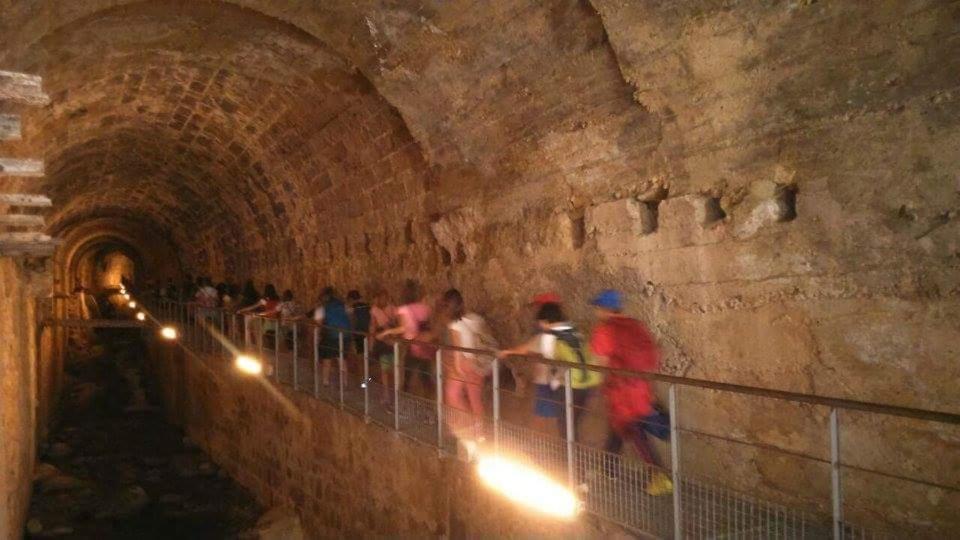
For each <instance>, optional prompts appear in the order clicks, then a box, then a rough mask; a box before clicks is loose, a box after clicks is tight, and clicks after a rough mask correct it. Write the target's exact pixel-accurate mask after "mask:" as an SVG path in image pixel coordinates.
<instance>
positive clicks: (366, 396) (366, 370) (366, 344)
mask: <svg viewBox="0 0 960 540" xmlns="http://www.w3.org/2000/svg"><path fill="white" fill-rule="evenodd" d="M363 419H364V421H365V422H369V421H370V336H369V335H367V336H363Z"/></svg>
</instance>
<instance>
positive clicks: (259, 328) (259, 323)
mask: <svg viewBox="0 0 960 540" xmlns="http://www.w3.org/2000/svg"><path fill="white" fill-rule="evenodd" d="M257 344H258V346H259V347H260V358H261V360H266V359H265V358H264V356H263V317H257ZM274 369H276V367H274Z"/></svg>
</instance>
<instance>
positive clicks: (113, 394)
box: [24, 331, 263, 539]
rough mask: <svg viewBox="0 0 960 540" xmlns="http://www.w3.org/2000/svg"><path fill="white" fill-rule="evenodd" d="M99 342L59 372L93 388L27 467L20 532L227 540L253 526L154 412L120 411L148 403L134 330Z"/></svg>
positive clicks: (251, 510)
mask: <svg viewBox="0 0 960 540" xmlns="http://www.w3.org/2000/svg"><path fill="white" fill-rule="evenodd" d="M100 339H101V340H102V342H103V344H104V345H105V346H106V347H105V350H104V351H103V353H102V354H101V355H98V356H95V357H92V358H84V359H83V360H81V361H79V362H75V363H74V364H72V365H71V366H69V371H70V372H71V374H72V375H73V377H74V382H73V384H74V385H75V386H77V387H81V388H86V387H90V386H91V385H96V386H98V387H101V388H103V391H102V392H98V393H97V394H96V397H94V398H93V399H89V400H87V399H84V400H82V406H79V407H78V406H76V405H77V404H76V403H69V402H67V403H65V407H64V408H63V410H62V411H60V423H59V426H58V427H57V428H55V429H54V430H53V431H52V435H51V439H50V444H49V445H47V446H46V448H47V451H46V452H45V453H43V454H42V455H41V456H40V460H41V461H40V462H38V464H37V466H36V468H35V473H34V497H33V500H32V501H31V505H30V511H29V520H28V522H27V525H26V528H25V529H26V530H25V531H24V536H25V537H26V538H49V537H57V538H97V539H101V538H137V539H141V538H146V539H149V538H156V539H161V538H163V539H167V538H205V539H206V538H237V537H239V535H240V534H241V533H244V532H245V531H249V530H251V529H252V528H254V527H255V525H256V523H257V519H258V518H259V516H260V515H261V514H262V513H263V510H262V509H261V508H260V507H259V506H258V505H257V503H256V502H255V501H254V500H253V498H252V497H251V496H250V495H249V494H248V493H246V492H245V491H244V490H243V489H242V488H240V487H239V486H237V485H236V484H235V483H234V482H233V481H232V480H231V479H230V478H229V477H224V476H223V475H216V474H215V471H216V466H215V464H213V463H212V462H211V461H210V459H209V457H208V456H206V455H204V454H203V453H202V452H201V451H200V450H199V449H198V448H197V446H196V445H193V444H187V443H188V442H189V439H186V438H185V437H184V436H183V433H182V431H181V430H179V429H178V428H176V427H174V426H173V425H171V424H169V423H167V422H166V421H165V420H164V416H163V411H162V410H161V409H160V408H158V407H153V406H151V407H143V406H137V407H130V404H131V400H133V401H135V402H136V401H139V400H141V399H143V398H144V396H145V397H146V402H147V403H149V404H151V405H153V402H154V399H153V395H154V392H153V388H152V387H151V381H150V378H149V374H147V373H144V370H143V369H142V364H141V358H142V353H143V350H142V347H141V343H140V342H139V341H138V339H137V337H136V335H135V334H134V335H132V336H131V335H126V334H124V333H123V332H121V331H111V332H110V333H107V334H105V335H103V336H101V338H100ZM131 374H134V375H133V376H131ZM140 404H143V403H140ZM67 450H68V451H67ZM185 473H187V474H185Z"/></svg>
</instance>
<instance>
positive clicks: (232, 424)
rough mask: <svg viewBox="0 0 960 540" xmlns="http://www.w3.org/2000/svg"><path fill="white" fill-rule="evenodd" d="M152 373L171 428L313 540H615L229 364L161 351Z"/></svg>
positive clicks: (612, 533) (606, 528) (610, 533)
mask: <svg viewBox="0 0 960 540" xmlns="http://www.w3.org/2000/svg"><path fill="white" fill-rule="evenodd" d="M150 365H151V370H152V372H153V373H154V374H155V376H157V377H158V380H159V382H160V387H161V389H162V397H163V401H164V403H165V405H166V407H167V410H168V412H169V413H170V415H171V420H173V421H175V422H179V423H182V424H183V425H184V428H185V430H186V432H187V434H188V436H189V437H190V438H191V439H193V440H194V441H196V442H197V443H199V444H200V445H201V446H202V447H203V448H204V450H205V451H206V452H207V453H209V454H210V456H211V458H212V459H213V460H214V461H215V462H216V463H217V465H219V466H220V467H222V468H223V469H224V470H226V471H227V472H228V473H229V474H230V475H231V476H232V477H233V478H235V479H236V480H237V481H238V482H239V483H240V484H241V485H243V486H244V487H246V488H247V489H249V490H250V491H251V492H252V493H253V494H254V495H255V496H256V497H257V498H258V499H259V500H260V501H261V502H262V503H263V504H264V505H265V506H291V507H294V508H296V509H297V512H298V513H299V515H300V518H301V520H302V522H303V524H304V527H305V529H306V532H307V534H308V536H309V537H311V538H368V537H380V536H393V537H396V536H402V537H440V536H446V537H451V538H503V537H530V536H537V537H582V538H587V537H604V538H609V537H617V536H623V534H624V533H623V531H622V530H620V529H617V528H616V527H613V526H611V525H609V524H602V523H597V522H596V521H595V520H594V519H592V518H589V517H583V518H581V519H579V520H576V521H573V522H570V523H566V522H561V521H555V520H552V519H550V518H545V517H539V516H537V515H535V514H532V513H530V512H527V511H524V510H522V509H521V508H519V507H517V506H515V505H513V504H512V503H510V502H508V501H506V500H505V499H503V498H501V497H500V496H498V495H496V494H495V493H493V492H492V491H490V490H489V489H487V488H486V487H484V486H482V485H481V484H480V482H479V481H478V480H477V478H476V477H475V473H474V471H473V469H472V468H471V467H469V466H468V465H466V464H465V463H463V462H461V461H459V460H457V459H455V458H450V457H445V458H439V457H438V455H437V451H436V449H434V448H431V447H429V446H427V445H424V444H421V443H418V442H415V441H413V440H410V439H407V438H404V437H401V436H399V435H396V434H393V433H391V432H389V431H388V430H386V429H385V428H383V427H380V426H377V425H367V424H365V423H364V422H363V420H362V418H359V417H357V416H355V415H353V414H350V413H347V412H344V411H341V410H339V409H338V408H337V407H336V406H334V405H332V404H330V403H327V402H324V401H320V400H315V399H313V398H311V397H308V396H307V395H305V394H302V393H292V392H290V391H289V390H288V389H282V390H280V389H277V388H276V387H274V386H272V385H271V384H269V383H264V382H263V381H262V380H260V379H257V378H250V377H246V376H242V375H240V374H238V373H237V372H236V370H235V369H233V368H232V366H230V365H229V364H228V363H227V362H226V361H225V360H223V359H222V358H214V357H198V356H194V355H192V354H190V353H187V354H186V355H185V354H184V353H183V352H182V349H180V348H178V347H175V346H171V345H169V344H166V343H155V344H154V346H153V347H152V349H151V364H150Z"/></svg>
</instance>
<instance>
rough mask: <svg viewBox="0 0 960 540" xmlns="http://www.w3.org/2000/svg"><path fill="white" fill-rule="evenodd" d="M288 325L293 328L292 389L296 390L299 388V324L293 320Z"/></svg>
mask: <svg viewBox="0 0 960 540" xmlns="http://www.w3.org/2000/svg"><path fill="white" fill-rule="evenodd" d="M290 326H291V327H292V328H293V389H294V391H296V390H299V389H300V342H299V334H300V325H299V324H298V323H297V321H293V322H291V323H290Z"/></svg>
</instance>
